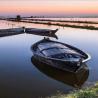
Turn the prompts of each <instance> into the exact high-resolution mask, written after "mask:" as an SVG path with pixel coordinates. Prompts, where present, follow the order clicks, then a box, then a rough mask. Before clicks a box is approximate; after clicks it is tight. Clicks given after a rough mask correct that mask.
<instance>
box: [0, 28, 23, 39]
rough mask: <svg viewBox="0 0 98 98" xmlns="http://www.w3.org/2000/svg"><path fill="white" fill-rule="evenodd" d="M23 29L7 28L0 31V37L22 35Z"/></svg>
mask: <svg viewBox="0 0 98 98" xmlns="http://www.w3.org/2000/svg"><path fill="white" fill-rule="evenodd" d="M23 33H25V32H24V28H23V27H22V28H21V27H20V28H9V29H0V37H4V36H11V35H17V34H23Z"/></svg>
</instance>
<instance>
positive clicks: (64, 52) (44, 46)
mask: <svg viewBox="0 0 98 98" xmlns="http://www.w3.org/2000/svg"><path fill="white" fill-rule="evenodd" d="M38 49H39V51H40V52H41V53H42V54H43V55H44V56H46V57H51V58H56V59H63V60H64V59H66V60H67V59H68V60H69V59H70V60H72V61H79V60H80V59H81V58H83V55H81V54H80V53H78V52H77V51H75V50H73V49H71V48H69V47H67V46H65V45H63V44H61V43H56V42H55V43H54V42H46V43H40V44H39V45H38Z"/></svg>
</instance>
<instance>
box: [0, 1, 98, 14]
mask: <svg viewBox="0 0 98 98" xmlns="http://www.w3.org/2000/svg"><path fill="white" fill-rule="evenodd" d="M17 14H20V15H22V16H29V15H47V16H96V15H97V16H98V0H0V16H13V15H17Z"/></svg>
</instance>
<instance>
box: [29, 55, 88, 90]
mask: <svg viewBox="0 0 98 98" xmlns="http://www.w3.org/2000/svg"><path fill="white" fill-rule="evenodd" d="M31 62H32V64H33V65H34V66H35V67H36V68H37V69H38V70H39V71H40V72H42V73H43V74H45V75H46V76H48V77H49V78H52V79H54V80H57V81H59V82H61V83H64V84H67V85H69V86H72V87H75V88H81V87H82V85H83V84H84V83H85V81H86V80H87V79H88V76H89V68H88V66H87V65H86V64H84V65H83V67H82V68H81V70H79V71H78V72H77V73H72V72H69V71H66V70H64V71H62V70H58V69H57V68H55V67H52V66H49V65H48V64H45V63H42V62H40V61H38V60H37V59H35V58H34V56H32V57H31Z"/></svg>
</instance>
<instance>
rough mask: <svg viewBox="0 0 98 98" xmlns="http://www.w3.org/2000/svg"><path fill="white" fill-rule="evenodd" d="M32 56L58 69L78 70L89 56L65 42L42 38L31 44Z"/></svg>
mask: <svg viewBox="0 0 98 98" xmlns="http://www.w3.org/2000/svg"><path fill="white" fill-rule="evenodd" d="M31 50H32V52H33V55H34V58H35V59H37V60H38V61H40V62H42V63H45V64H48V65H50V66H52V67H55V68H57V69H60V70H67V71H70V72H75V73H76V72H78V71H79V70H80V69H81V68H82V67H83V65H84V63H86V62H87V61H88V60H90V58H91V56H90V55H89V54H88V53H85V52H83V51H82V50H80V49H78V48H76V47H74V46H71V45H68V44H66V43H62V42H58V41H53V40H51V39H49V38H44V39H42V40H40V41H38V42H36V43H35V44H33V45H32V46H31Z"/></svg>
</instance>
